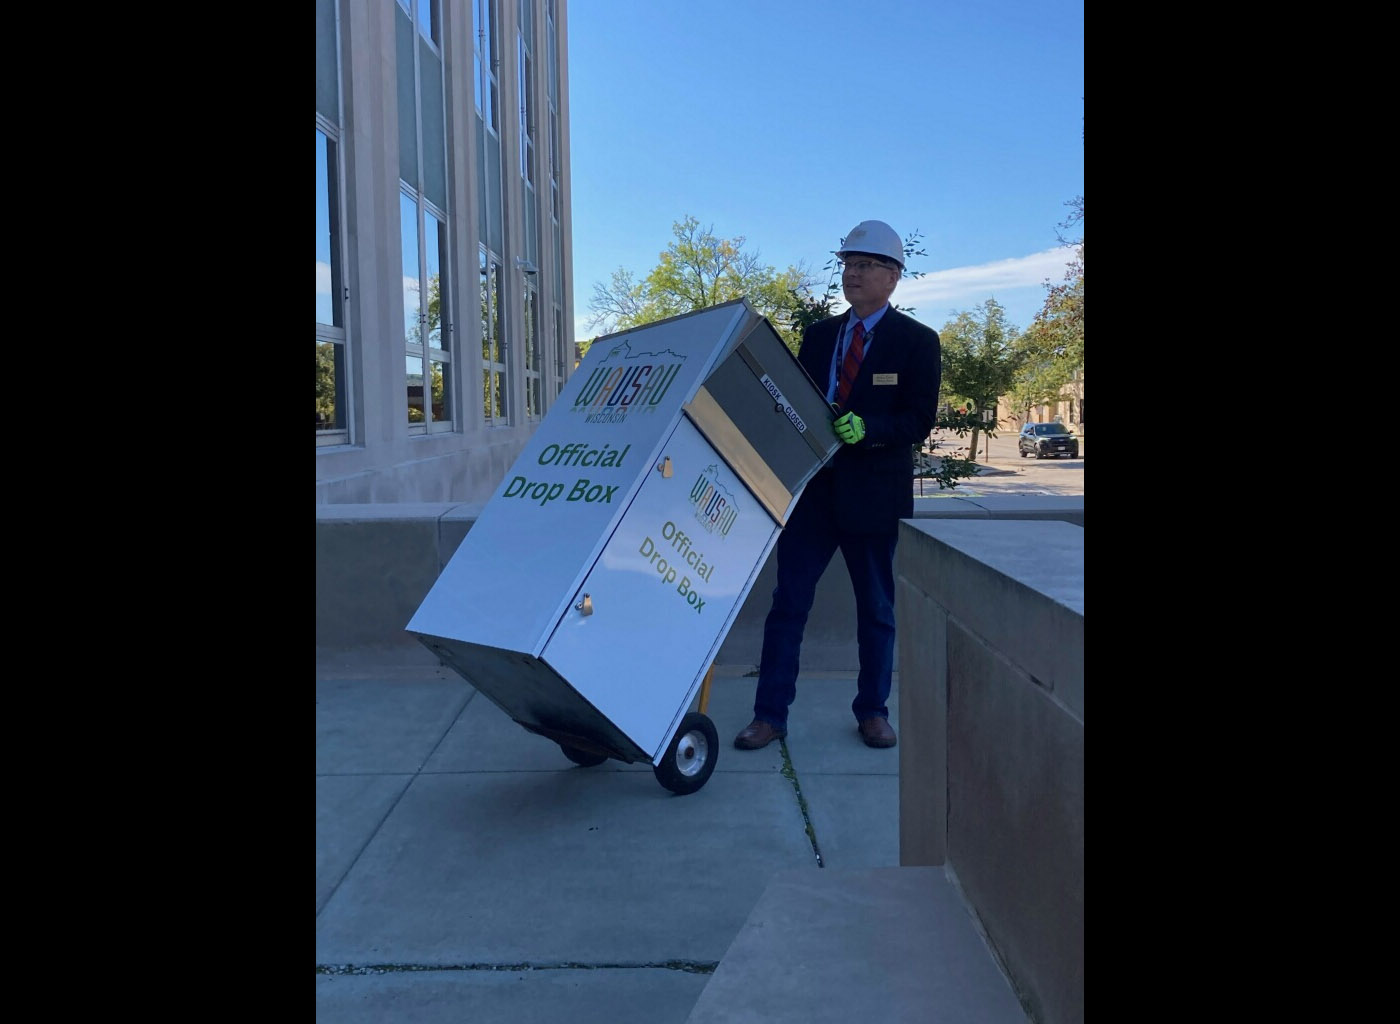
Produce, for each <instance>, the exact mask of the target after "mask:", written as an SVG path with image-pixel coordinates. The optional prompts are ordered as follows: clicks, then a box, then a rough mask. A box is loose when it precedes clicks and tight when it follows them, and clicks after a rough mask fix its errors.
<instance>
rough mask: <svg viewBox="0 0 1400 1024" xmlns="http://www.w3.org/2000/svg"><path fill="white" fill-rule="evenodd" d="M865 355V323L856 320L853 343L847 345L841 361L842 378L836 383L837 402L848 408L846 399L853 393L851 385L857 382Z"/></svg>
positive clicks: (852, 336)
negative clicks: (857, 374) (857, 375)
mask: <svg viewBox="0 0 1400 1024" xmlns="http://www.w3.org/2000/svg"><path fill="white" fill-rule="evenodd" d="M864 357H865V324H864V323H862V322H861V321H859V320H857V321H856V329H855V331H854V332H853V333H852V334H851V343H850V345H848V346H847V347H846V358H845V359H844V360H843V361H842V363H841V380H840V381H839V382H837V385H836V404H837V405H839V406H840V407H841V408H842V409H844V408H846V399H847V397H849V396H850V394H851V385H852V384H854V383H855V382H856V373H857V372H858V371H859V370H860V361H861V359H863V358H864Z"/></svg>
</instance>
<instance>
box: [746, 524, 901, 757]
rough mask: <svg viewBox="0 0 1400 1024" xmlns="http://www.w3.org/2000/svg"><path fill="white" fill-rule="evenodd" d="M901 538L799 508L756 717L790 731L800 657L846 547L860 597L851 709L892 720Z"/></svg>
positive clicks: (769, 626) (784, 560)
mask: <svg viewBox="0 0 1400 1024" xmlns="http://www.w3.org/2000/svg"><path fill="white" fill-rule="evenodd" d="M898 539H899V534H898V533H877V534H859V533H842V532H841V531H839V530H838V529H837V528H836V525H835V522H834V521H833V520H832V518H831V517H830V516H829V515H826V514H824V513H823V512H822V511H821V510H820V509H819V508H817V507H808V508H805V509H804V508H802V507H801V503H800V502H799V508H798V509H797V510H795V512H794V514H793V516H792V517H791V518H790V519H789V521H788V525H787V526H786V527H784V529H783V532H782V533H781V534H779V535H778V544H777V557H778V585H777V586H776V587H774V588H773V606H772V608H771V609H770V610H769V612H768V618H767V619H765V620H764V623H763V653H762V655H761V656H760V659H759V665H758V689H757V692H756V693H755V694H754V705H753V712H754V717H755V718H757V719H759V720H760V721H764V722H767V723H768V724H769V725H771V726H773V727H774V728H775V729H780V730H782V729H786V728H787V716H788V707H789V706H790V705H791V704H792V702H793V700H794V699H796V697H797V667H798V653H799V651H800V650H801V647H802V633H803V631H804V629H805V628H806V626H807V615H808V613H809V612H811V610H812V601H813V599H814V598H815V597H816V593H817V582H818V581H819V580H820V579H821V577H822V573H823V572H825V571H826V567H827V565H828V563H830V561H831V556H832V555H834V554H835V553H836V550H837V549H838V548H840V550H841V555H842V557H843V558H844V559H845V560H846V570H847V572H849V573H850V577H851V587H852V589H853V590H854V591H855V598H856V644H857V648H858V651H859V657H860V675H859V676H858V677H857V680H856V696H855V700H853V701H851V711H852V712H854V714H855V716H856V721H857V722H861V721H864V720H865V719H867V718H874V717H876V716H879V717H881V718H888V717H889V713H890V712H889V708H888V707H886V706H885V702H886V701H887V700H889V696H890V683H891V678H892V675H893V672H894V547H895V542H896V541H897V540H898Z"/></svg>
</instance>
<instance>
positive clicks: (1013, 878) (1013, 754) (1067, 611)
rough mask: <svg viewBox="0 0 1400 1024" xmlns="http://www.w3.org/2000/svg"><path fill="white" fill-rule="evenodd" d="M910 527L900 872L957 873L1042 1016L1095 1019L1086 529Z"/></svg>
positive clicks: (900, 596)
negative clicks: (1089, 1010)
mask: <svg viewBox="0 0 1400 1024" xmlns="http://www.w3.org/2000/svg"><path fill="white" fill-rule="evenodd" d="M900 530H901V536H900V543H899V548H898V550H897V554H896V586H897V588H898V590H897V595H896V602H895V610H896V616H897V621H898V635H899V641H898V642H899V663H900V666H901V670H900V679H899V695H900V746H899V750H900V759H899V824H900V864H901V866H911V867H912V866H928V865H943V866H944V868H945V872H946V873H947V874H948V876H949V877H950V878H953V879H954V880H955V881H956V883H957V884H958V885H959V886H960V887H961V889H962V891H963V894H964V897H965V899H966V900H967V902H968V904H969V906H970V907H971V908H972V910H973V912H974V913H975V915H976V916H977V919H978V921H979V922H980V924H981V926H982V928H983V929H984V931H985V933H986V935H987V937H988V941H989V944H990V945H991V946H992V948H993V949H994V950H996V952H997V955H998V958H999V959H1000V960H1001V962H1002V964H1003V967H1004V969H1005V970H1006V972H1007V974H1008V976H1009V977H1010V978H1011V979H1012V981H1013V983H1014V984H1015V985H1016V986H1017V989H1018V991H1019V993H1020V995H1021V997H1022V1001H1023V1003H1025V1004H1026V1005H1027V1006H1028V1007H1030V1008H1032V1012H1033V1013H1034V1017H1035V1019H1036V1020H1037V1021H1041V1022H1044V1024H1068V1022H1072V1021H1073V1022H1077V1021H1082V1020H1083V1019H1084V531H1083V529H1082V528H1079V527H1075V526H1072V525H1070V524H1068V523H1060V522H1026V521H1020V522H1015V521H996V522H984V523H970V522H966V521H955V520H939V521H933V520H924V521H917V522H910V521H905V522H904V523H902V524H901V526H900Z"/></svg>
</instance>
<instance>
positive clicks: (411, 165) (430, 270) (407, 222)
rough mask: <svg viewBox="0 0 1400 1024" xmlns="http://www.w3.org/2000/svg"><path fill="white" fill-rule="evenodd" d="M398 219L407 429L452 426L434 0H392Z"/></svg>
mask: <svg viewBox="0 0 1400 1024" xmlns="http://www.w3.org/2000/svg"><path fill="white" fill-rule="evenodd" d="M398 4H399V8H398V10H397V11H396V12H395V33H396V47H397V51H396V52H397V77H398V101H399V218H400V230H401V232H402V236H401V245H402V257H403V300H404V306H403V308H404V348H405V381H406V396H407V405H408V422H409V432H410V433H433V432H437V431H444V430H450V429H452V407H453V404H454V403H453V399H452V395H453V389H452V353H453V345H452V332H453V322H452V301H451V300H452V296H451V289H450V287H449V283H450V281H451V273H450V266H449V260H448V255H449V247H448V235H447V122H446V116H445V99H444V95H445V93H444V82H443V72H442V12H441V10H440V4H439V0H398Z"/></svg>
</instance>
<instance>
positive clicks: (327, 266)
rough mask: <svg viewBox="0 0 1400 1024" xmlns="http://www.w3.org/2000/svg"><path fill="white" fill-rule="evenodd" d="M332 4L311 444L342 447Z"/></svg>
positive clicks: (319, 145)
mask: <svg viewBox="0 0 1400 1024" xmlns="http://www.w3.org/2000/svg"><path fill="white" fill-rule="evenodd" d="M339 37H340V33H339V26H338V24H337V19H336V5H335V0H316V445H317V447H320V446H322V445H333V444H347V443H349V440H350V431H349V411H348V404H349V395H348V394H347V392H346V380H347V373H346V360H347V357H346V343H345V270H344V265H345V257H344V252H343V248H342V241H341V229H340V224H341V213H340V191H341V190H340V180H341V171H340V123H341V118H340V58H339V49H340V46H339Z"/></svg>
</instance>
